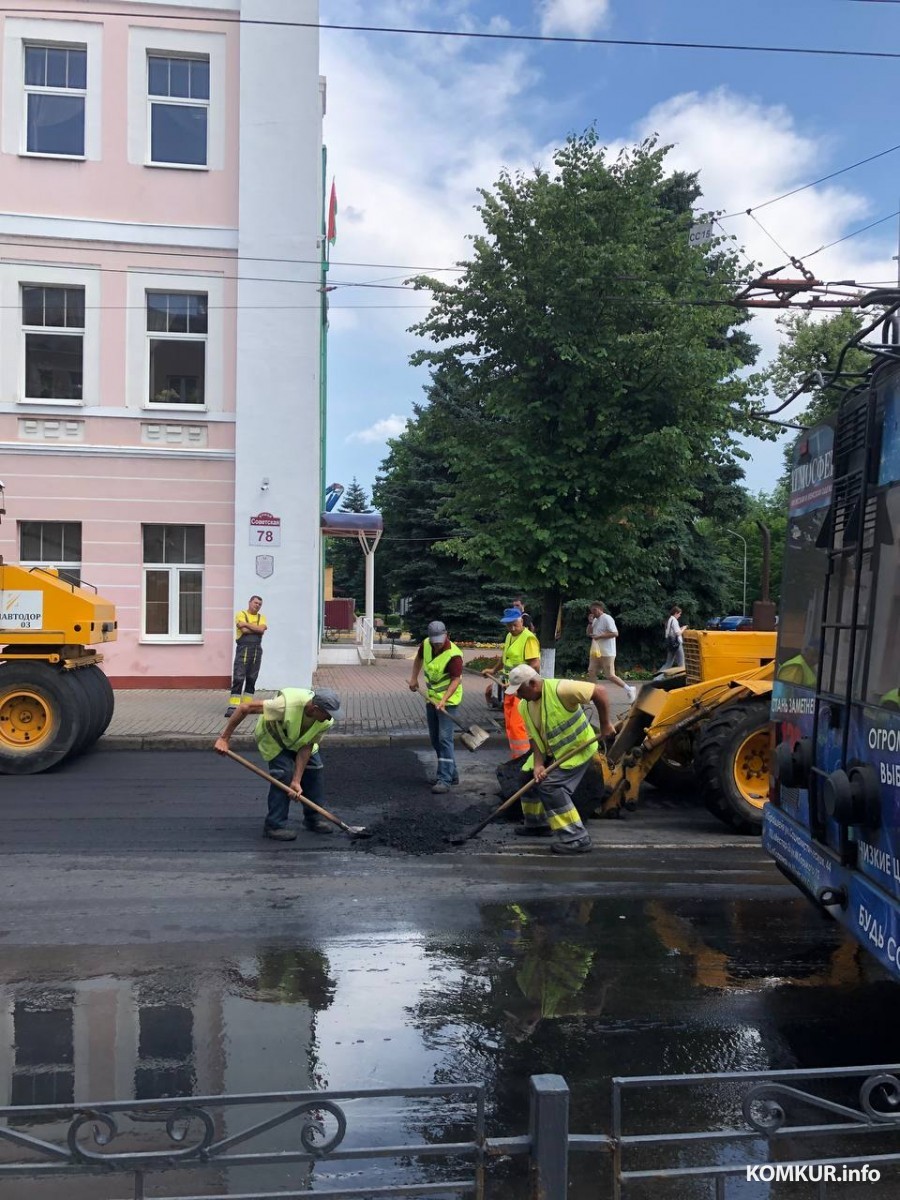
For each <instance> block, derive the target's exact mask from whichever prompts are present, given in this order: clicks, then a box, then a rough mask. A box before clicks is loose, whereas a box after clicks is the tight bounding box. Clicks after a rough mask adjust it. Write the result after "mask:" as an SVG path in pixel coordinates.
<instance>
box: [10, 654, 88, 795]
mask: <svg viewBox="0 0 900 1200" xmlns="http://www.w3.org/2000/svg"><path fill="white" fill-rule="evenodd" d="M81 731H82V718H81V713H80V712H79V704H78V699H77V693H76V691H75V688H74V687H73V686H72V683H71V680H69V679H67V678H66V676H65V674H64V673H63V672H62V671H61V670H59V669H58V668H56V667H52V666H50V665H49V664H47V663H44V662H21V663H19V662H5V663H3V664H2V665H0V774H3V775H36V774H37V773H38V772H40V771H47V770H49V769H50V768H51V767H55V766H56V765H57V763H60V762H62V760H63V759H64V758H65V757H66V755H67V754H69V753H71V751H72V747H73V746H74V745H75V744H76V743H77V742H78V740H79V737H80V734H81Z"/></svg>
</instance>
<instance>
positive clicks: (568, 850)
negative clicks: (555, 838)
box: [550, 837, 594, 854]
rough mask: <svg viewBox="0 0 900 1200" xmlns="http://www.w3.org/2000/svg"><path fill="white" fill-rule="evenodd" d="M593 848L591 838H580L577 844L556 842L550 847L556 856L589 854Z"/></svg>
mask: <svg viewBox="0 0 900 1200" xmlns="http://www.w3.org/2000/svg"><path fill="white" fill-rule="evenodd" d="M593 848H594V847H593V846H592V845H591V839H590V838H589V837H585V838H580V839H579V840H578V841H577V842H554V843H553V845H552V846H551V847H550V849H551V850H552V851H553V853H554V854H587V852H588V851H589V850H593Z"/></svg>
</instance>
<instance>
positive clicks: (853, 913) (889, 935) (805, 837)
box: [763, 804, 900, 979]
mask: <svg viewBox="0 0 900 1200" xmlns="http://www.w3.org/2000/svg"><path fill="white" fill-rule="evenodd" d="M763 848H764V849H765V850H766V852H767V853H768V854H770V855H771V856H772V858H774V859H775V861H776V862H777V863H778V865H779V866H780V867H781V868H782V869H783V870H784V871H785V873H786V874H787V875H788V876H789V877H790V879H791V880H793V882H795V883H796V884H797V885H798V886H800V887H802V888H803V890H804V891H805V892H807V894H808V895H809V896H810V897H811V898H812V899H813V900H815V901H816V902H817V903H820V904H821V902H822V899H821V898H822V895H823V893H827V892H831V893H832V894H833V895H834V896H838V895H841V894H843V897H844V903H843V905H840V906H839V905H837V904H834V905H830V906H829V907H828V912H829V914H830V915H831V916H832V917H833V918H834V919H835V920H836V921H837V922H838V923H839V924H840V925H842V926H843V927H844V928H845V929H846V930H847V932H848V933H850V934H851V935H852V936H853V937H854V938H855V939H856V940H857V941H858V942H860V943H861V944H862V945H863V946H864V947H865V948H866V950H868V951H869V953H870V954H872V955H873V956H874V957H875V958H876V959H877V960H878V961H879V962H880V963H881V965H882V966H883V967H884V968H885V969H886V970H888V971H889V972H890V973H891V974H892V975H893V976H894V977H895V978H896V979H900V905H898V904H897V901H896V900H895V899H894V898H893V897H892V896H889V895H887V894H886V893H885V892H884V891H882V889H881V888H880V887H878V886H877V885H876V884H875V883H874V882H872V881H871V880H869V879H867V878H866V877H864V876H863V875H861V874H860V873H859V872H858V871H854V870H851V869H850V868H848V867H843V866H841V864H840V861H839V860H838V858H837V857H836V856H835V855H833V854H832V853H831V852H830V851H829V850H826V849H824V848H823V847H821V846H819V845H817V844H816V843H814V842H811V841H810V838H809V831H808V830H807V829H804V828H803V826H802V825H800V824H799V823H798V822H797V821H795V820H793V819H792V818H791V817H789V816H788V815H787V814H786V813H784V812H781V811H780V810H779V809H777V808H776V807H775V806H774V805H772V804H768V805H766V809H765V813H764V815H763Z"/></svg>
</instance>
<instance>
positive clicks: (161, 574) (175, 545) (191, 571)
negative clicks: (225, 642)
mask: <svg viewBox="0 0 900 1200" xmlns="http://www.w3.org/2000/svg"><path fill="white" fill-rule="evenodd" d="M143 533H144V630H143V633H144V637H145V638H160V639H165V640H166V641H178V640H181V641H193V642H198V641H200V640H201V638H202V636H203V562H204V557H205V537H204V528H203V526H202V525H145V526H144V529H143Z"/></svg>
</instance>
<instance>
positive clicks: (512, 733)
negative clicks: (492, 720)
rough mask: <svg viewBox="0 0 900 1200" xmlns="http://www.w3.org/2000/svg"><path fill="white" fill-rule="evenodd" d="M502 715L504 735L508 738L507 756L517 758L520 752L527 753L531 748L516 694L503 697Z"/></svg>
mask: <svg viewBox="0 0 900 1200" xmlns="http://www.w3.org/2000/svg"><path fill="white" fill-rule="evenodd" d="M503 717H504V720H505V721H506V736H507V739H508V740H509V757H510V758H518V757H519V755H520V754H527V753H528V751H529V750H530V749H531V739H530V738H529V737H528V730H527V729H526V728H525V722H524V720H523V719H522V714H521V713H520V712H519V697H518V696H504V697H503Z"/></svg>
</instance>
